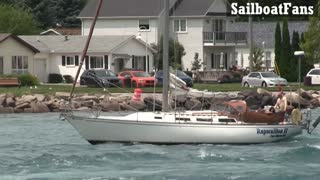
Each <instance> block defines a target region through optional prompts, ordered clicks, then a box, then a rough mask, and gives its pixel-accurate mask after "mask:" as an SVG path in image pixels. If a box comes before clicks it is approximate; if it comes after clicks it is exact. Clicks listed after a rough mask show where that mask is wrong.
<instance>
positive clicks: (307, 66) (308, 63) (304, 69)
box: [300, 33, 314, 80]
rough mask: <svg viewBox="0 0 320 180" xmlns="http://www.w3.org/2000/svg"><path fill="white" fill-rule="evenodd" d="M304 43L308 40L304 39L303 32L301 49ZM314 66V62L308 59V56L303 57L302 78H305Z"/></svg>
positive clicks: (302, 34)
mask: <svg viewBox="0 0 320 180" xmlns="http://www.w3.org/2000/svg"><path fill="white" fill-rule="evenodd" d="M304 43H306V41H305V39H304V33H301V38H300V49H302V44H304ZM312 68H314V66H313V63H312V61H311V60H309V61H308V60H307V57H306V56H305V57H304V58H303V59H301V80H303V77H304V76H305V75H306V74H307V73H308V71H309V70H310V69H312Z"/></svg>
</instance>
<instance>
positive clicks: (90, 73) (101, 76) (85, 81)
mask: <svg viewBox="0 0 320 180" xmlns="http://www.w3.org/2000/svg"><path fill="white" fill-rule="evenodd" d="M80 85H87V86H96V87H111V86H120V85H121V83H120V79H119V78H118V77H117V75H116V74H115V73H114V72H112V71H110V70H105V69H99V70H93V69H92V70H85V71H84V72H83V73H82V75H81V77H80Z"/></svg>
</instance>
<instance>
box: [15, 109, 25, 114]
mask: <svg viewBox="0 0 320 180" xmlns="http://www.w3.org/2000/svg"><path fill="white" fill-rule="evenodd" d="M23 112H24V110H23V109H17V108H14V113H23Z"/></svg>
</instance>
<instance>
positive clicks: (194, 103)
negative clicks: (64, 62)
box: [0, 88, 320, 113]
mask: <svg viewBox="0 0 320 180" xmlns="http://www.w3.org/2000/svg"><path fill="white" fill-rule="evenodd" d="M277 94H278V93H277V92H268V91H266V90H264V89H261V88H259V89H257V90H253V89H249V90H245V91H241V92H232V93H230V92H226V93H223V92H221V93H216V94H215V96H214V97H212V98H202V97H201V98H194V97H189V96H177V97H176V99H174V98H173V99H172V104H171V105H172V107H176V108H177V109H180V110H200V109H212V110H219V109H221V108H223V107H224V105H223V102H225V101H230V100H244V101H246V102H247V105H248V106H249V108H250V109H253V110H255V109H258V108H260V107H263V106H267V105H274V104H275V102H276V99H277ZM132 95H133V94H130V93H129V94H127V93H118V94H111V95H109V94H106V95H104V94H100V95H87V94H82V95H76V97H75V98H74V99H73V101H72V102H71V104H70V105H68V107H72V108H73V109H77V110H90V109H93V108H99V109H100V110H101V111H106V112H109V111H133V110H138V111H150V110H153V108H154V106H153V103H154V102H155V109H156V110H161V95H162V94H156V95H155V98H154V94H152V93H146V94H144V93H143V94H142V97H141V100H140V101H136V100H135V101H133V100H132ZM285 96H286V97H287V100H288V104H289V105H291V106H298V102H299V101H300V104H301V107H302V108H316V107H319V106H320V92H319V91H304V90H303V89H301V96H299V95H298V92H286V94H285ZM68 98H69V93H60V92H57V93H56V94H55V95H42V94H34V95H23V96H15V95H13V94H0V113H47V112H61V111H62V110H63V109H64V108H66V102H67V101H68Z"/></svg>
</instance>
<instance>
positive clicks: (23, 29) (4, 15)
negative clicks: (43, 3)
mask: <svg viewBox="0 0 320 180" xmlns="http://www.w3.org/2000/svg"><path fill="white" fill-rule="evenodd" d="M38 32H39V30H38V28H37V22H36V21H35V20H33V17H32V14H31V13H30V12H29V11H27V10H25V9H23V8H19V7H16V6H12V5H6V4H0V33H12V34H15V35H21V34H24V35H31V34H37V33H38Z"/></svg>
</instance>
